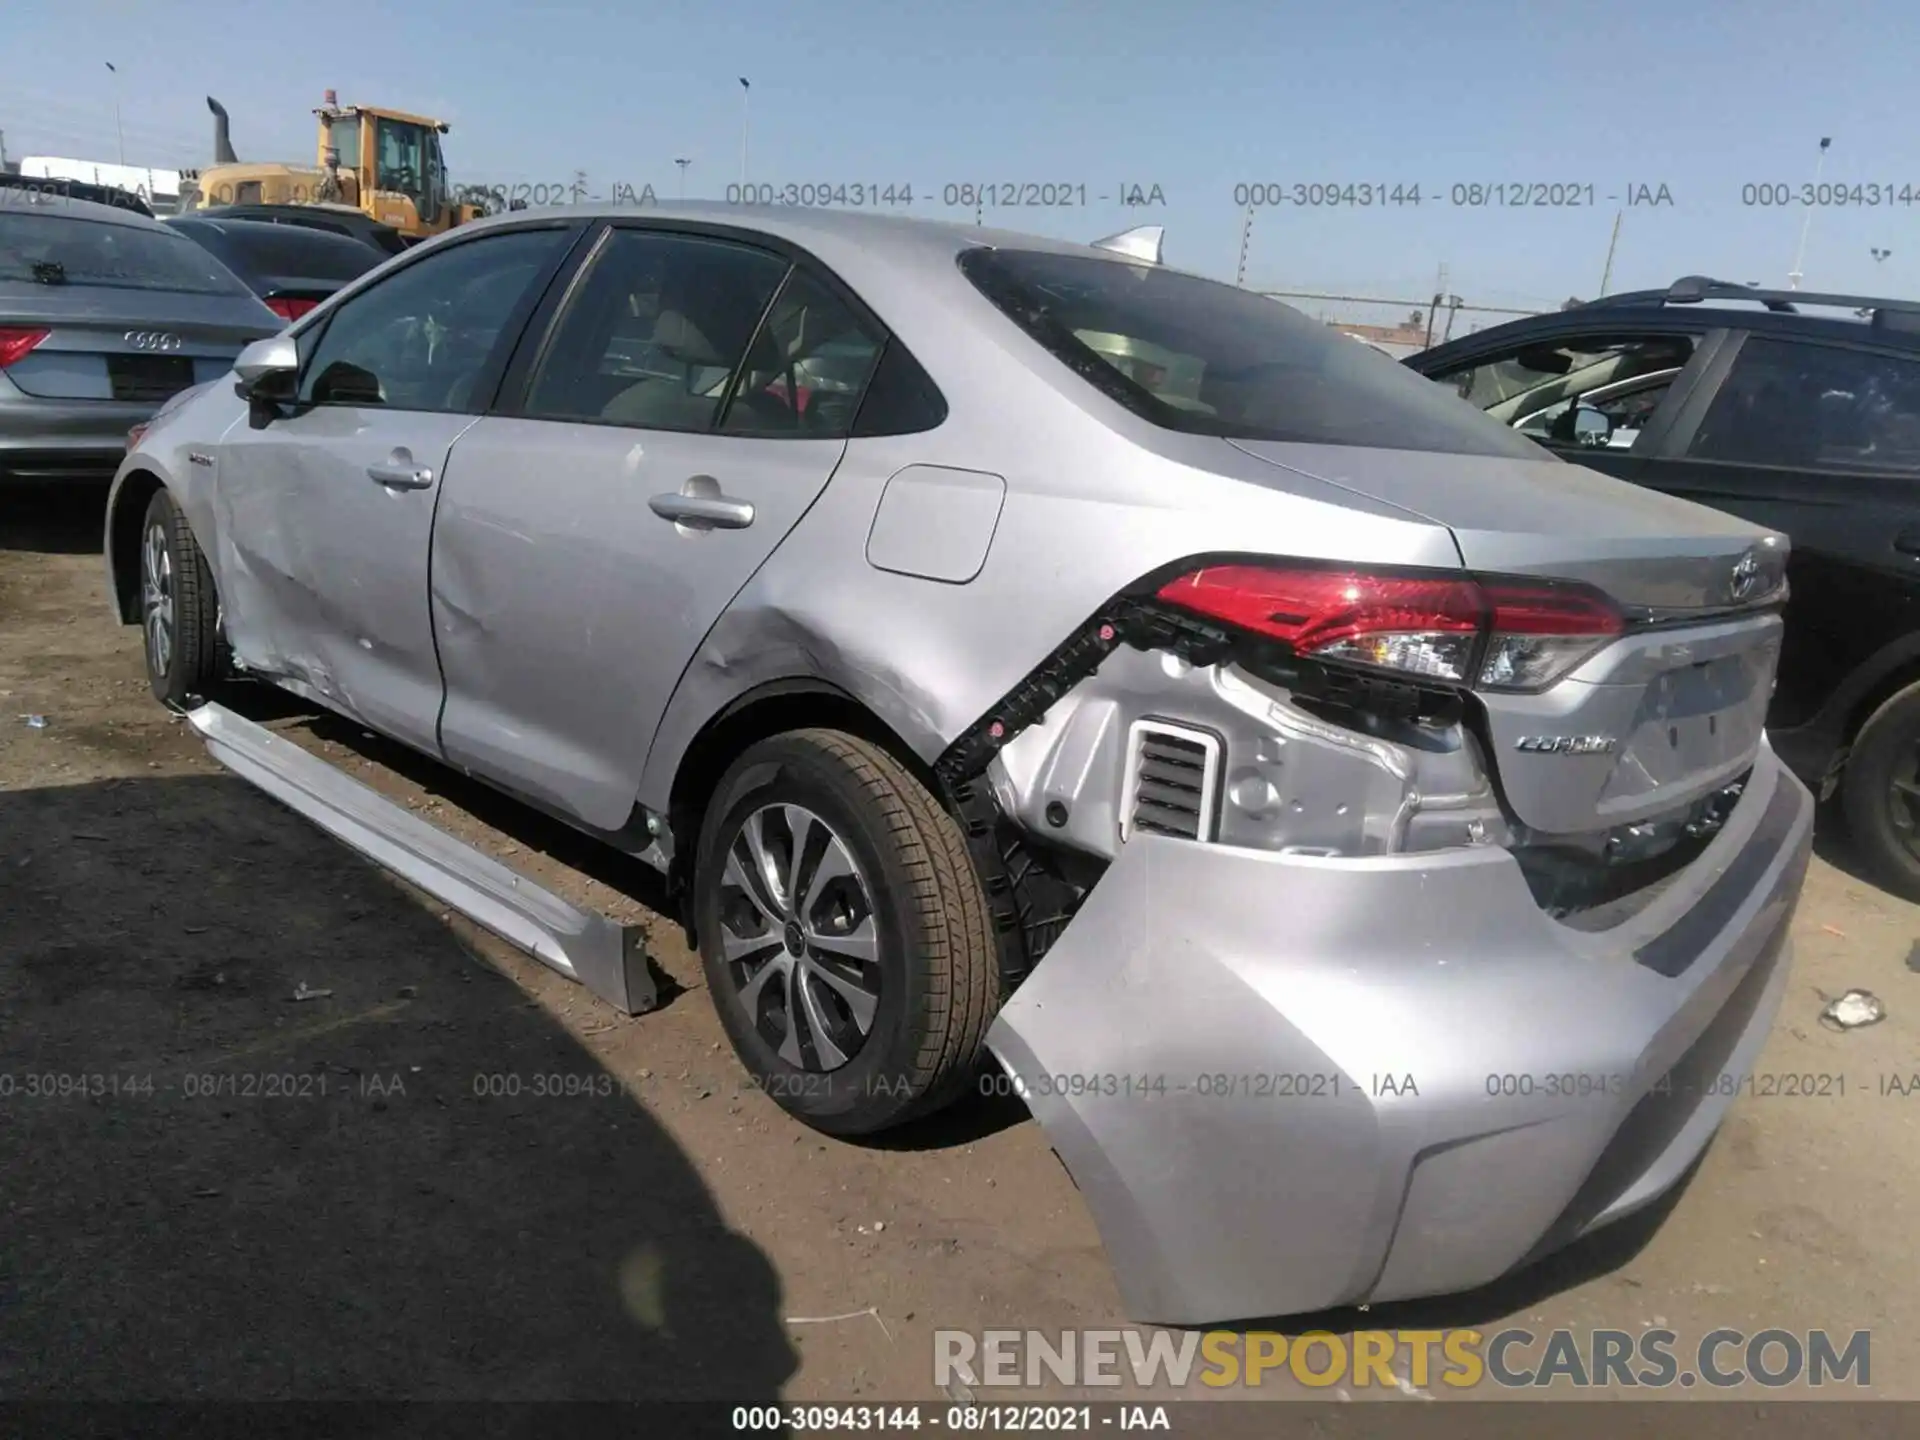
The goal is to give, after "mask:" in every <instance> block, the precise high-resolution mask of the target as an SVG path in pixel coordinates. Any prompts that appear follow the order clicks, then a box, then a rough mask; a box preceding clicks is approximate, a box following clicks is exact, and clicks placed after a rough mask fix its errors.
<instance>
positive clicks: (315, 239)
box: [161, 215, 385, 254]
mask: <svg viewBox="0 0 1920 1440" xmlns="http://www.w3.org/2000/svg"><path fill="white" fill-rule="evenodd" d="M161 223H162V224H163V225H166V226H167V227H168V228H169V229H173V230H185V229H198V228H200V227H203V226H204V227H205V228H207V229H209V230H215V231H218V232H219V233H221V234H223V235H231V236H233V237H234V238H235V239H237V240H258V241H260V242H261V243H262V244H265V243H267V242H269V241H271V242H272V243H273V244H275V245H318V246H322V247H325V246H328V245H331V246H334V247H335V248H339V247H343V246H344V247H347V248H350V249H353V250H356V251H364V250H373V251H375V253H378V254H384V253H385V252H382V251H379V250H378V248H377V247H375V246H373V245H370V244H368V243H367V242H366V241H364V240H360V239H357V238H355V237H354V236H352V235H348V234H346V233H344V232H342V231H339V230H327V229H322V228H321V227H319V226H311V225H283V224H280V223H279V222H277V221H273V220H233V219H228V218H225V217H216V216H212V215H173V216H169V217H168V218H167V219H165V220H163V221H162V222H161ZM289 237H291V238H289Z"/></svg>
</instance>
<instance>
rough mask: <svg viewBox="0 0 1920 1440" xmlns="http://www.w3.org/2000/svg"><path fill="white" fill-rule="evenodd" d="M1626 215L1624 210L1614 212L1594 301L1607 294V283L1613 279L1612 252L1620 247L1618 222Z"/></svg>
mask: <svg viewBox="0 0 1920 1440" xmlns="http://www.w3.org/2000/svg"><path fill="white" fill-rule="evenodd" d="M1626 213H1627V212H1626V211H1624V210H1616V211H1615V212H1614V216H1613V238H1612V239H1610V240H1608V241H1607V263H1606V265H1605V266H1603V267H1602V268H1601V271H1600V294H1599V295H1597V296H1595V297H1594V298H1595V299H1599V298H1601V297H1602V296H1604V295H1605V294H1606V293H1607V285H1608V283H1609V282H1610V281H1612V279H1613V252H1614V251H1615V250H1616V249H1618V248H1619V245H1620V222H1621V220H1622V219H1624V218H1625V216H1626Z"/></svg>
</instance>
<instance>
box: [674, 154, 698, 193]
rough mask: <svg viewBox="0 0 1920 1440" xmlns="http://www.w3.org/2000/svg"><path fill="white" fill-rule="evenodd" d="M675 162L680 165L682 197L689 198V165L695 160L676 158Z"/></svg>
mask: <svg viewBox="0 0 1920 1440" xmlns="http://www.w3.org/2000/svg"><path fill="white" fill-rule="evenodd" d="M673 163H674V164H676V165H678V166H679V167H680V198H681V199H682V200H684V199H686V198H687V167H688V166H689V165H691V164H692V163H693V161H691V160H676V161H674V162H673Z"/></svg>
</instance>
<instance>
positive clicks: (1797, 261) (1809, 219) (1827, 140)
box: [1787, 136, 1833, 290]
mask: <svg viewBox="0 0 1920 1440" xmlns="http://www.w3.org/2000/svg"><path fill="white" fill-rule="evenodd" d="M1831 144H1833V138H1832V137H1831V136H1822V137H1821V139H1820V158H1819V159H1818V160H1817V161H1815V162H1814V166H1813V192H1814V193H1813V196H1812V198H1813V199H1814V200H1815V201H1818V200H1819V199H1820V172H1821V171H1822V170H1823V169H1825V168H1826V164H1827V147H1828V146H1829V145H1831ZM1812 227H1813V206H1812V205H1809V206H1807V213H1806V215H1805V217H1804V218H1803V219H1802V220H1801V221H1800V249H1799V250H1798V251H1797V252H1796V253H1795V254H1794V257H1793V270H1792V272H1791V273H1789V274H1788V276H1787V288H1788V289H1789V290H1798V289H1799V288H1800V277H1801V273H1802V272H1801V269H1800V266H1801V265H1802V264H1803V263H1804V262H1805V260H1806V258H1807V231H1808V230H1810V229H1811V228H1812Z"/></svg>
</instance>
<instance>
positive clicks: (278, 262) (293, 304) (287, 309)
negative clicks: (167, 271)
mask: <svg viewBox="0 0 1920 1440" xmlns="http://www.w3.org/2000/svg"><path fill="white" fill-rule="evenodd" d="M164 223H165V224H166V225H167V227H168V228H169V229H172V230H177V231H179V232H180V233H181V234H182V235H185V236H186V237H187V238H188V239H190V240H192V241H194V242H195V243H196V244H198V245H201V246H203V247H204V248H205V249H207V250H209V251H211V252H212V253H213V255H214V256H215V258H217V259H218V260H219V261H220V263H221V264H223V265H225V266H226V267H227V269H229V270H231V271H232V272H233V273H234V274H236V275H238V276H239V277H240V278H241V279H242V280H244V281H245V282H246V283H247V288H249V289H250V290H252V291H253V293H254V294H256V295H258V296H259V297H260V298H261V299H262V300H264V301H266V302H267V308H268V309H269V310H271V311H273V313H274V314H276V315H278V316H280V318H281V319H283V320H298V319H299V318H300V317H301V316H302V315H304V314H306V313H307V311H309V310H311V309H313V307H314V306H316V305H318V304H319V303H320V302H321V301H322V300H325V299H326V298H327V297H328V296H329V295H331V294H333V293H334V291H336V290H340V289H344V288H345V287H346V286H347V285H348V284H350V283H351V282H353V281H355V280H358V279H359V278H360V277H361V276H362V275H364V274H366V273H367V271H369V270H371V269H373V268H374V267H375V266H376V265H379V264H381V263H382V262H383V261H385V260H386V259H387V258H388V256H387V255H386V254H385V252H383V251H380V250H376V249H374V248H373V246H371V245H366V244H362V243H361V242H360V241H358V240H350V239H348V238H347V237H346V236H345V235H333V234H329V233H328V232H326V231H325V230H309V229H304V228H302V227H300V226H297V225H274V224H269V223H268V222H266V221H262V220H228V219H225V218H222V219H217V220H216V219H207V218H203V217H201V216H197V215H195V216H186V215H181V216H175V217H174V218H173V219H171V220H168V221H166V222H164Z"/></svg>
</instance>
